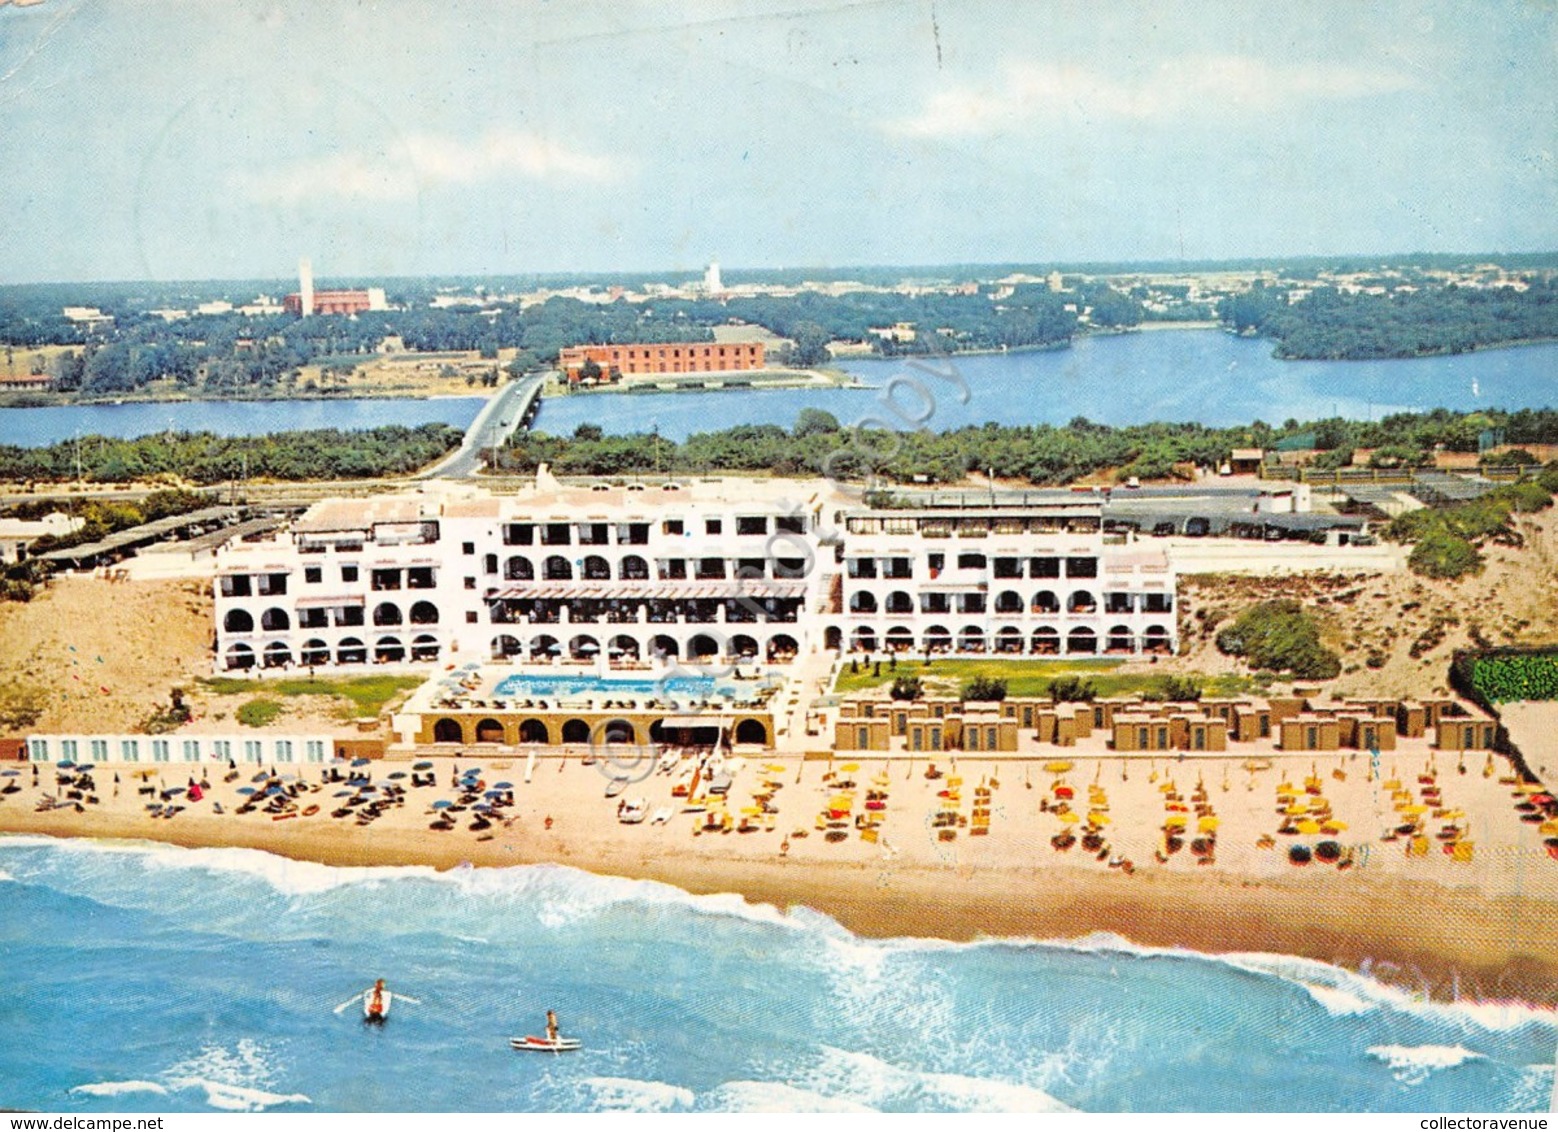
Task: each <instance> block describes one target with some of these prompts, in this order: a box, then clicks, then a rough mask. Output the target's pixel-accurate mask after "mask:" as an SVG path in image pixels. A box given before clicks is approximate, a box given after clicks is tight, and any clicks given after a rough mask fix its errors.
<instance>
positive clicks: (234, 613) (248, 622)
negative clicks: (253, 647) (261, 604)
mask: <svg viewBox="0 0 1558 1132" xmlns="http://www.w3.org/2000/svg"><path fill="white" fill-rule="evenodd" d="M222 629H223V630H224V631H225V632H228V633H252V632H254V616H253V615H252V614H251V613H250V612H249V611H248V610H246V609H229V610H228V611H227V615H226V616H225V617H223V618H222Z"/></svg>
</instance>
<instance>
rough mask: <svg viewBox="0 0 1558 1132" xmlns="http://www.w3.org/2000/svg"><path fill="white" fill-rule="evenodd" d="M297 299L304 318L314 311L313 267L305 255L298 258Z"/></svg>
mask: <svg viewBox="0 0 1558 1132" xmlns="http://www.w3.org/2000/svg"><path fill="white" fill-rule="evenodd" d="M298 299H299V301H300V303H301V306H302V309H303V317H304V318H307V317H308V316H309V315H311V314H313V313H314V267H313V264H311V263H309V262H308V259H307V257H304V258H303V259H300V260H298Z"/></svg>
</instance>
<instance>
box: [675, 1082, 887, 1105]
mask: <svg viewBox="0 0 1558 1132" xmlns="http://www.w3.org/2000/svg"><path fill="white" fill-rule="evenodd" d="M698 1107H699V1108H700V1109H705V1110H707V1111H713V1112H743V1113H744V1112H875V1111H876V1109H873V1108H870V1107H868V1106H866V1105H863V1104H859V1103H857V1102H855V1101H850V1100H844V1099H842V1098H839V1097H829V1096H824V1095H823V1094H821V1093H813V1092H809V1091H808V1090H806V1089H801V1088H797V1087H796V1086H794V1085H784V1084H781V1083H779V1082H777V1081H727V1082H726V1083H725V1084H723V1085H721V1086H719V1087H718V1088H717V1089H714V1090H712V1091H711V1092H709V1093H706V1094H704V1096H703V1097H702V1099H701V1102H700V1104H699V1106H698Z"/></svg>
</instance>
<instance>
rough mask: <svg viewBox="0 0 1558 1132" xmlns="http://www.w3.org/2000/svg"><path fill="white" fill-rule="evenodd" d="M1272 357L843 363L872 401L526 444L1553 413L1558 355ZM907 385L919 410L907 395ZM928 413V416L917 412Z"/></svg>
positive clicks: (1139, 345)
mask: <svg viewBox="0 0 1558 1132" xmlns="http://www.w3.org/2000/svg"><path fill="white" fill-rule="evenodd" d="M1272 348H1273V344H1272V343H1271V342H1269V341H1265V340H1261V339H1251V338H1236V337H1234V336H1232V335H1230V334H1226V333H1224V332H1222V331H1219V330H1175V331H1162V332H1154V333H1150V334H1149V333H1135V334H1118V335H1109V336H1100V337H1091V338H1080V339H1078V340H1077V341H1076V343H1075V344H1074V345H1073V346H1072V347H1071V348H1070V349H1066V350H1045V351H1032V352H1022V353H1011V354H982V355H959V356H957V357H954V358H951V359H948V360H946V361H932V362H930V363H928V364H929V366H930V367H932V369H934V370H935V371H938V372H946V371H947V370H948V368H949V365H950V366H951V367H955V369H956V371H957V373H958V374H959V375H960V377H961V379H962V381H963V382H964V383H966V386H967V389H968V397H967V401H966V402H963V401H961V400H960V399H959V397H958V395H957V394H958V387H957V385H956V383H955V382H954V381H952V380H949V379H946V378H942V377H937V376H934V375H933V374H931V373H928V372H927V371H926V370H923V369H919V368H917V367H916V366H915V365H914V364H913V363H911V362H910V361H908V360H907V359H894V360H880V359H862V360H854V361H843V362H840V363H839V368H841V369H843V370H845V371H847V372H849V373H852V374H855V375H857V376H858V377H859V378H860V380H861V381H862V382H863V383H864V384H865V385H867V386H874V387H875V388H861V389H841V388H817V389H806V388H802V389H770V390H742V391H739V392H737V391H731V390H728V389H726V390H710V391H707V392H699V393H667V394H663V395H654V394H641V393H589V394H581V395H577V396H573V397H564V398H554V399H549V400H547V401H546V402H544V404H543V406H542V409H541V415H540V417H539V419H538V420H537V422H536V425H535V427H536V429H537V430H538V431H543V432H549V433H552V434H553V435H563V436H566V435H569V434H571V433H572V432H573V430H574V429H575V428H576V427H578V426H579V425H581V424H585V423H591V424H598V425H600V426H601V427H602V428H603V429H605V431H607V432H609V433H631V432H648V431H650V430H651V429H654V428H658V430H659V432H660V435H662V436H665V437H667V438H670V439H674V440H684V439H686V438H687V436H689V435H690V434H692V433H695V432H708V431H712V430H715V429H721V428H729V427H731V426H733V425H738V424H777V425H781V426H784V427H789V426H790V425H792V424H794V423H795V418H796V416H797V415H798V414H799V413H800V411H801V410H802V409H804V408H817V409H825V410H827V411H828V412H830V413H832V414H833V415H834V416H836V417H837V418H838V419H839V421H840V422H841V423H843V424H846V425H848V424H853V423H855V422H857V421H860V420H862V419H865V418H881V419H885V420H887V421H889V422H890V423H891V424H892V427H896V428H909V427H914V426H913V425H911V424H907V423H902V418H901V417H895V416H893V415H892V414H891V413H890V412H889V411H888V410H887V408H886V404H885V403H886V401H887V400H888V399H889V398H891V397H896V400H897V402H898V404H899V405H900V406H902V407H903V409H904V410H905V415H907V416H908V417H911V418H915V417H920V416H924V417H925V420H924V426H925V427H926V428H929V429H932V430H934V431H936V432H944V431H947V430H949V429H955V428H960V427H963V426H965V425H982V424H984V423H985V422H987V421H995V422H998V423H1000V424H1006V425H1032V424H1054V425H1060V424H1065V423H1066V422H1067V421H1070V420H1072V419H1074V418H1076V417H1086V418H1087V419H1088V420H1090V421H1094V422H1096V423H1100V424H1109V425H1129V424H1143V423H1146V422H1150V421H1199V422H1202V423H1204V424H1208V425H1215V426H1227V425H1236V424H1244V423H1246V422H1249V421H1253V420H1257V419H1259V420H1264V421H1267V422H1268V423H1272V424H1279V423H1281V422H1282V421H1285V420H1287V419H1288V418H1290V417H1291V418H1296V419H1298V420H1301V421H1303V420H1317V419H1320V418H1324V417H1330V416H1342V417H1348V418H1355V419H1360V420H1367V419H1378V418H1379V417H1381V416H1383V415H1386V414H1388V413H1396V412H1405V411H1412V410H1426V409H1432V408H1439V407H1442V408H1447V409H1455V410H1469V409H1476V408H1504V409H1520V408H1533V409H1534V408H1550V407H1553V406H1555V405H1558V343H1542V344H1538V345H1531V346H1520V347H1512V348H1509V349H1499V350H1483V351H1478V352H1476V353H1471V354H1457V355H1447V356H1438V357H1427V358H1404V359H1386V360H1379V361H1357V362H1316V361H1292V362H1290V361H1279V360H1278V359H1276V358H1274V357H1272V355H1271V351H1272ZM895 377H897V378H909V377H913V378H915V379H917V380H918V381H919V382H920V383H921V385H922V387H923V388H924V389H925V390H927V391H928V392H929V394H930V397H931V400H930V401H929V403H927V401H926V400H925V398H924V397H923V395H921V394H918V393H917V392H916V391H915V390H914V389H913V388H912V387H910V386H908V385H907V384H906V383H905V382H903V381H899V382H898V383H897V385H896V388H890V386H891V385H892V383H893V379H894V378H895ZM927 408H928V409H929V412H928V414H927V413H926V409H927Z"/></svg>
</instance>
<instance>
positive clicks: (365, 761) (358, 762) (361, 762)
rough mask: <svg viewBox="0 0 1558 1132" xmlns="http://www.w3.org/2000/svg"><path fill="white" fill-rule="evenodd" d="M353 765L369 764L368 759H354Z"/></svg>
mask: <svg viewBox="0 0 1558 1132" xmlns="http://www.w3.org/2000/svg"><path fill="white" fill-rule="evenodd" d="M352 765H353V766H367V765H368V760H367V759H353V760H352Z"/></svg>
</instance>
